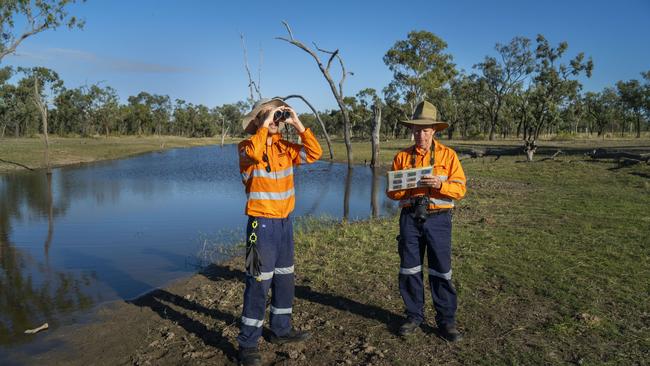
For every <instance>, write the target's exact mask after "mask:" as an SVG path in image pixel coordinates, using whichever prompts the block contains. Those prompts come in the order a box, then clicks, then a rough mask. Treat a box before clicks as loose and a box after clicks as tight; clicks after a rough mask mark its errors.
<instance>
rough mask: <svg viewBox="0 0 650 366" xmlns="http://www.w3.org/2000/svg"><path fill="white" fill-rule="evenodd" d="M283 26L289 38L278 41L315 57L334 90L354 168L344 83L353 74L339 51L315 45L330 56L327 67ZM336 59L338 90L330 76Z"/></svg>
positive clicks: (349, 160) (349, 155) (347, 149)
mask: <svg viewBox="0 0 650 366" xmlns="http://www.w3.org/2000/svg"><path fill="white" fill-rule="evenodd" d="M282 24H284V26H285V28H286V29H287V33H288V34H289V38H284V37H276V39H279V40H282V41H285V42H288V43H291V44H292V45H294V46H296V47H298V48H300V49H301V50H303V51H305V52H307V53H308V54H309V55H311V57H313V59H314V60H315V61H316V64H317V65H318V68H319V69H320V71H321V73H322V74H323V76H324V77H325V80H327V83H328V84H329V86H330V89H331V90H332V94H333V95H334V98H335V99H336V103H337V104H338V106H339V109H340V110H341V114H342V115H343V125H344V128H343V135H344V140H345V149H346V151H347V155H348V168H352V161H353V157H352V142H351V141H350V132H351V131H350V115H349V113H348V109H347V107H346V106H345V103H344V102H343V83H344V82H345V78H346V76H347V75H348V74H350V75H353V74H352V73H351V72H347V71H346V70H345V65H344V63H343V59H342V58H341V56H340V55H339V50H335V51H327V50H324V49H322V48H319V47H318V46H317V45H316V44H315V43H314V47H315V48H316V50H318V51H320V52H322V53H325V54H328V55H329V60H327V65H324V64H323V62H322V61H321V59H320V58H319V57H318V55H317V54H316V52H314V51H313V50H312V49H310V48H309V47H307V46H305V45H304V44H303V43H302V42H300V41H298V40H296V39H295V38H293V33H292V32H291V28H290V27H289V24H288V23H287V22H286V21H282ZM334 59H337V60H338V61H339V64H340V65H341V80H339V85H338V88H337V86H336V84H335V83H334V81H333V79H332V76H331V75H330V67H331V66H332V62H333V61H334Z"/></svg>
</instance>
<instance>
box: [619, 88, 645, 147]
mask: <svg viewBox="0 0 650 366" xmlns="http://www.w3.org/2000/svg"><path fill="white" fill-rule="evenodd" d="M616 89H617V91H618V95H619V97H620V98H621V102H622V103H623V105H624V106H625V107H626V108H627V109H629V110H630V111H632V114H633V116H634V122H635V130H636V137H637V138H640V137H641V120H642V119H643V107H644V104H646V103H647V101H646V99H647V98H648V96H647V93H646V90H644V89H647V88H644V87H643V85H641V83H640V82H639V81H638V80H636V79H633V80H629V81H619V82H617V83H616Z"/></svg>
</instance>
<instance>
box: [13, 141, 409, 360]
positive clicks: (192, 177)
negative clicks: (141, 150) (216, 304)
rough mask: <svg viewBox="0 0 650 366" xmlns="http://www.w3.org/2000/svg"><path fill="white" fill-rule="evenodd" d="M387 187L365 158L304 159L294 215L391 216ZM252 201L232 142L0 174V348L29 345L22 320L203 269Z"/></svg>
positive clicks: (54, 316) (238, 232)
mask: <svg viewBox="0 0 650 366" xmlns="http://www.w3.org/2000/svg"><path fill="white" fill-rule="evenodd" d="M385 184H386V183H385V179H384V178H383V175H381V174H377V175H373V173H372V171H371V169H369V168H367V167H357V168H355V169H353V170H351V171H349V172H348V169H347V166H346V165H342V164H332V163H326V162H318V163H315V164H312V165H308V166H302V167H300V168H298V169H296V171H295V185H296V209H295V211H294V213H293V215H294V217H296V218H297V219H298V220H300V218H303V217H306V216H315V217H321V216H326V217H329V218H334V219H341V218H344V217H345V218H348V219H350V220H355V219H364V218H368V217H371V216H377V215H385V214H389V213H393V212H395V211H396V210H397V208H396V205H395V204H394V203H393V202H391V201H390V200H388V199H387V198H386V196H385V194H384V190H385ZM245 200H246V197H245V194H244V188H243V185H242V183H241V177H240V175H239V169H238V162H237V152H236V146H234V145H227V146H223V147H218V146H209V147H197V148H190V149H176V150H168V151H165V152H160V153H152V154H146V155H141V156H138V157H135V158H130V159H124V160H115V161H108V162H101V163H96V164H90V165H85V166H81V167H66V168H61V169H56V170H54V171H53V174H52V176H51V177H50V178H49V179H48V178H47V177H46V176H45V174H43V173H42V172H39V173H22V174H8V175H0V349H2V348H3V347H11V346H12V345H15V344H20V343H25V342H29V339H30V337H28V336H25V335H24V334H23V332H24V330H26V329H30V328H34V327H37V326H39V325H41V324H42V323H44V322H48V323H49V324H50V326H53V325H54V326H56V324H57V322H58V321H59V320H61V319H63V318H65V317H66V316H70V315H71V314H76V313H80V312H82V311H83V310H86V309H89V308H91V307H92V306H94V305H96V304H98V303H100V302H104V301H109V300H115V299H130V298H134V297H136V296H138V295H140V294H142V293H144V292H147V291H149V290H151V289H153V288H155V287H160V286H163V285H165V283H167V282H169V281H171V280H173V279H177V278H180V277H183V276H187V275H188V274H191V273H193V272H196V270H197V265H200V264H201V260H200V258H201V257H202V256H201V254H200V253H201V251H202V249H203V248H204V247H205V246H206V245H207V246H208V247H209V248H213V247H214V246H219V245H221V246H229V245H233V244H234V243H237V242H243V237H244V233H243V230H244V225H245V223H246V217H245V216H244V205H245ZM307 229H308V228H307ZM211 259H223V258H215V257H212V258H211Z"/></svg>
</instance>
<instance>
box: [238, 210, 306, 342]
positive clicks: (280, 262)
mask: <svg viewBox="0 0 650 366" xmlns="http://www.w3.org/2000/svg"><path fill="white" fill-rule="evenodd" d="M253 234H254V237H253V238H254V239H255V240H254V243H255V245H257V249H258V251H259V253H260V257H261V262H262V263H261V266H260V272H261V273H260V275H259V276H257V277H253V276H252V275H251V274H250V273H247V274H246V289H245V290H244V309H243V310H242V318H241V327H240V331H239V336H237V342H238V343H239V346H240V347H256V346H257V341H258V339H259V338H260V336H261V335H262V325H263V324H264V317H265V314H266V299H267V294H268V292H269V288H270V289H271V316H270V321H271V331H273V333H275V335H277V336H284V335H286V334H287V333H288V332H289V331H290V330H291V311H292V304H293V297H294V274H293V270H294V267H293V253H294V245H293V223H292V219H291V217H288V218H284V219H268V218H263V217H249V218H248V225H247V226H246V238H247V242H248V243H249V244H248V245H250V242H251V237H252V236H251V235H253Z"/></svg>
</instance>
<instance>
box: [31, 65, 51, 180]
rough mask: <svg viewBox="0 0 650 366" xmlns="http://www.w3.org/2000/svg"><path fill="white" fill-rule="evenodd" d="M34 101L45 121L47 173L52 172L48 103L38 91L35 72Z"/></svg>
mask: <svg viewBox="0 0 650 366" xmlns="http://www.w3.org/2000/svg"><path fill="white" fill-rule="evenodd" d="M34 103H35V104H36V106H37V107H38V110H39V112H41V120H42V121H43V137H44V139H45V169H46V170H45V173H46V174H48V175H49V174H52V167H51V166H50V140H49V139H48V135H47V105H46V104H45V103H44V102H43V100H42V99H41V93H40V92H39V91H38V75H37V73H36V72H34Z"/></svg>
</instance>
